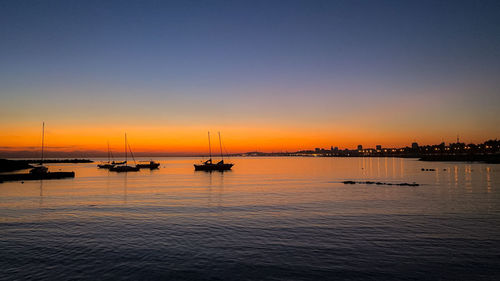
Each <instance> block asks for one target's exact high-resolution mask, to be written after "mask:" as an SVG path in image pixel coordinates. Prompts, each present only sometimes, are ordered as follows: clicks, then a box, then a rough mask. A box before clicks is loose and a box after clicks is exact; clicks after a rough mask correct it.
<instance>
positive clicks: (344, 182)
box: [342, 181, 356, 184]
mask: <svg viewBox="0 0 500 281" xmlns="http://www.w3.org/2000/svg"><path fill="white" fill-rule="evenodd" d="M342 183H343V184H356V182H355V181H343V182H342Z"/></svg>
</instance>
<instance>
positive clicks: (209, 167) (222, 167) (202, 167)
mask: <svg viewBox="0 0 500 281" xmlns="http://www.w3.org/2000/svg"><path fill="white" fill-rule="evenodd" d="M233 165H234V164H226V163H225V164H199V165H198V164H194V170H195V171H227V170H231V168H232V167H233Z"/></svg>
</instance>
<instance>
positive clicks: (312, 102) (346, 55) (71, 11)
mask: <svg viewBox="0 0 500 281" xmlns="http://www.w3.org/2000/svg"><path fill="white" fill-rule="evenodd" d="M499 109H500V1H438V0H436V1H368V0H366V1H356V0H352V1H347V0H345V1H333V0H332V1H305V0H304V1H293V0H290V1H272V0H271V1H269V0H268V1H83V0H81V1H71V0H66V1H50V0H47V1H39V0H33V1H9V0H4V1H0V156H1V154H2V152H12V151H26V150H28V151H29V150H37V149H38V150H39V146H40V143H41V124H42V122H45V124H46V134H45V140H46V145H47V149H48V150H52V151H59V152H70V151H106V149H107V144H106V143H107V142H108V141H109V142H110V144H111V147H112V149H114V150H121V149H122V146H123V139H124V136H123V135H124V133H125V132H127V134H128V136H129V141H130V144H131V145H132V149H133V150H134V151H137V152H146V153H167V154H168V153H173V154H175V153H180V154H182V153H198V152H203V151H206V147H207V135H206V134H207V131H211V132H212V135H213V136H214V138H213V139H212V140H213V141H214V142H216V141H217V138H216V134H217V132H218V131H220V132H221V133H222V136H223V141H224V145H225V146H226V147H227V150H228V151H229V152H245V151H255V150H259V151H295V150H301V149H312V148H315V147H327V148H329V147H330V146H338V147H342V148H344V147H345V148H354V147H355V146H356V145H357V144H363V145H364V146H365V147H370V146H372V147H374V146H375V145H378V144H380V145H383V146H386V147H399V146H406V145H409V144H410V143H411V142H413V141H417V142H418V143H419V144H434V143H440V142H442V141H445V142H452V141H455V140H456V137H457V135H459V136H460V140H461V141H465V142H483V141H485V140H488V139H494V138H499V137H500V126H499V125H500V114H499V113H498V112H500V111H499Z"/></svg>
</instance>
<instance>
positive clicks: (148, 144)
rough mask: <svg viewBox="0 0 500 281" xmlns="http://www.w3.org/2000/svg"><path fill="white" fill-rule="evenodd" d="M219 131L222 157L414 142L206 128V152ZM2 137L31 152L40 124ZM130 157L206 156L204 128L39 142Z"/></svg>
mask: <svg viewBox="0 0 500 281" xmlns="http://www.w3.org/2000/svg"><path fill="white" fill-rule="evenodd" d="M218 130H220V131H221V133H222V140H223V145H224V148H225V151H224V152H225V153H226V152H227V153H242V152H249V151H262V152H280V151H283V152H285V151H288V152H293V151H298V150H311V149H314V148H316V147H320V148H325V149H329V148H330V147H331V146H333V147H338V148H339V149H344V148H348V149H354V148H355V147H356V146H357V145H358V144H362V145H363V147H373V148H374V147H375V146H376V145H382V146H383V147H404V146H410V145H411V142H413V141H414V138H411V137H406V136H405V135H403V134H400V133H394V132H376V131H375V130H373V131H366V130H365V131H361V130H356V128H348V127H344V128H342V127H338V128H336V129H335V130H333V129H328V130H327V129H322V128H314V127H312V128H304V127H295V128H294V127H273V126H246V127H245V126H239V127H235V126H220V127H219V128H214V129H211V128H210V131H211V133H212V150H213V151H214V152H218V151H219V143H218V137H217V131H218ZM4 132H8V133H7V134H5V133H4V134H3V135H0V137H1V138H0V151H1V150H3V151H37V150H39V149H40V143H41V126H40V125H39V124H30V125H29V126H17V127H14V126H11V127H10V128H7V130H6V131H4ZM125 132H127V135H128V142H129V144H130V146H131V148H132V150H133V151H134V153H151V154H176V153H177V154H183V153H184V154H189V153H192V154H206V153H207V150H208V142H207V135H206V132H207V128H205V127H202V126H164V127H161V126H157V125H151V126H142V125H135V126H129V127H127V128H126V129H124V128H118V127H112V126H105V125H103V126H101V127H93V126H90V125H86V126H78V127H74V126H73V127H71V126H67V125H59V124H50V123H49V124H47V123H46V131H45V144H46V149H47V151H58V152H72V151H92V152H101V153H106V152H107V142H108V141H109V143H110V148H111V150H112V151H113V153H114V154H116V155H119V154H121V153H122V152H123V150H124V133H125ZM434 135H435V133H433V132H429V133H428V134H427V135H424V136H422V137H420V138H418V139H416V141H417V142H418V143H419V144H421V145H423V144H436V143H440V142H441V141H446V142H451V141H454V140H455V137H456V136H449V138H448V139H446V140H443V139H442V138H441V139H439V138H436V137H435V136H434ZM485 140H486V139H485V138H484V136H476V137H475V138H471V139H467V140H463V141H466V142H483V141H485Z"/></svg>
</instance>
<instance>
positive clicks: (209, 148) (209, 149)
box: [208, 131, 212, 160]
mask: <svg viewBox="0 0 500 281" xmlns="http://www.w3.org/2000/svg"><path fill="white" fill-rule="evenodd" d="M208 153H209V154H210V160H211V159H212V146H211V145H210V131H209V132H208Z"/></svg>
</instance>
